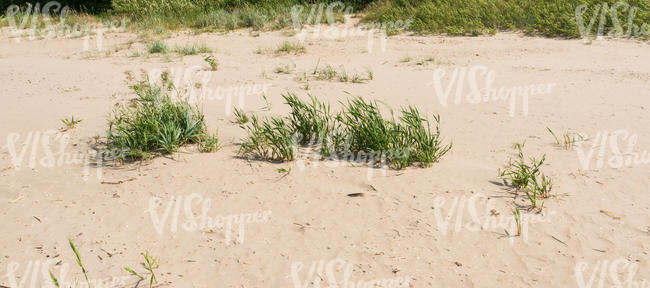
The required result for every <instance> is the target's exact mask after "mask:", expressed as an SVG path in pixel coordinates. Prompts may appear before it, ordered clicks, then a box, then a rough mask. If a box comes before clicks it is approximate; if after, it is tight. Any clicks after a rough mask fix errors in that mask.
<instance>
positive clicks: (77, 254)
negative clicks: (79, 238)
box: [50, 238, 91, 287]
mask: <svg viewBox="0 0 650 288" xmlns="http://www.w3.org/2000/svg"><path fill="white" fill-rule="evenodd" d="M68 243H69V244H70V248H72V252H74V255H75V257H76V258H77V265H79V268H81V272H82V273H83V274H84V277H85V278H86V282H87V283H88V287H91V286H90V280H88V273H87V272H86V268H85V267H84V265H83V264H82V263H81V255H79V251H77V248H76V247H75V246H74V243H72V239H70V238H68ZM50 276H52V275H51V273H50ZM57 282H58V281H57Z"/></svg>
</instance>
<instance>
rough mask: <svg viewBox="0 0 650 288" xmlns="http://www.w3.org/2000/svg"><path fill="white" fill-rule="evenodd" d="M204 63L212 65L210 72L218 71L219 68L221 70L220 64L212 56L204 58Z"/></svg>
mask: <svg viewBox="0 0 650 288" xmlns="http://www.w3.org/2000/svg"><path fill="white" fill-rule="evenodd" d="M203 61H205V63H208V65H210V70H212V71H217V68H219V62H218V61H217V59H216V58H214V56H212V55H208V56H205V57H204V58H203Z"/></svg>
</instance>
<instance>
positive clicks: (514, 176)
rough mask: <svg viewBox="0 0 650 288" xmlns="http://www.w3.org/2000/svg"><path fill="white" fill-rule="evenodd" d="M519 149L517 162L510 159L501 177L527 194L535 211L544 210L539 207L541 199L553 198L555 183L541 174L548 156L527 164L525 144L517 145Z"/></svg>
mask: <svg viewBox="0 0 650 288" xmlns="http://www.w3.org/2000/svg"><path fill="white" fill-rule="evenodd" d="M515 148H517V150H518V153H517V160H512V159H510V162H509V163H508V165H507V166H506V168H505V169H504V170H503V171H501V169H499V175H500V176H501V177H502V178H503V179H506V180H510V182H511V184H512V186H513V187H514V188H515V189H517V190H519V191H521V190H523V192H524V193H525V194H526V196H527V197H528V200H529V201H530V203H531V207H532V208H533V209H535V208H537V209H539V210H541V209H542V207H543V205H544V204H543V203H542V205H541V206H540V205H538V202H537V200H538V197H539V198H548V197H550V196H551V194H550V193H551V190H552V188H553V183H552V180H551V178H549V177H547V176H546V175H544V173H542V172H541V170H540V167H541V166H542V164H544V161H545V160H546V154H545V155H544V156H542V158H541V159H540V160H539V161H538V160H536V159H535V158H530V162H529V163H528V162H526V161H525V158H524V153H523V144H515Z"/></svg>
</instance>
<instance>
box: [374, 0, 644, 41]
mask: <svg viewBox="0 0 650 288" xmlns="http://www.w3.org/2000/svg"><path fill="white" fill-rule="evenodd" d="M617 2H619V1H614V0H605V1H603V0H566V1H555V0H490V1H483V0H466V1H455V0H424V1H409V0H386V1H375V2H373V3H371V4H370V5H369V6H368V7H367V8H366V10H365V12H366V13H367V15H366V16H365V17H364V21H366V22H386V21H389V22H390V21H397V20H405V19H413V22H412V23H411V25H410V29H411V30H413V31H416V32H419V33H433V34H448V35H481V34H492V33H495V32H497V31H503V30H509V31H523V32H525V33H527V34H534V35H543V36H560V37H569V38H576V37H580V36H581V34H580V28H581V27H580V26H581V25H580V24H581V23H580V22H582V26H587V25H588V23H589V22H590V20H591V18H592V17H593V15H594V13H597V14H598V17H595V18H596V22H597V21H598V20H599V18H600V11H602V10H600V9H601V8H602V7H603V5H602V4H603V3H607V4H608V5H607V7H608V8H609V9H606V10H605V11H606V13H605V15H606V17H609V16H610V14H612V13H610V11H611V7H612V5H614V4H615V3H617ZM625 2H626V3H628V4H629V5H630V6H632V7H637V8H638V10H637V13H636V15H634V16H633V17H628V16H629V14H628V12H629V10H628V11H626V10H625V9H624V8H623V7H619V8H618V10H617V11H616V13H614V14H617V15H618V19H619V22H620V24H621V27H622V28H623V29H625V30H627V29H628V28H630V27H629V26H631V25H629V23H628V18H631V20H630V22H631V24H632V25H636V26H637V27H639V28H641V27H644V25H645V27H648V24H647V23H650V2H648V1H645V0H629V1H625ZM580 5H585V6H584V8H583V9H584V10H580V11H583V12H584V13H582V14H581V17H576V8H579V7H580ZM576 18H578V19H581V21H576ZM608 20H609V21H607V22H606V23H605V25H604V27H603V29H604V30H603V31H604V33H609V32H610V31H612V30H614V29H615V25H614V24H613V21H612V20H611V17H610V18H609V19H608ZM598 29H599V28H598V24H595V25H593V26H592V27H591V29H588V31H590V32H591V34H595V32H596V31H597V30H598ZM646 29H647V28H646ZM646 36H647V34H646Z"/></svg>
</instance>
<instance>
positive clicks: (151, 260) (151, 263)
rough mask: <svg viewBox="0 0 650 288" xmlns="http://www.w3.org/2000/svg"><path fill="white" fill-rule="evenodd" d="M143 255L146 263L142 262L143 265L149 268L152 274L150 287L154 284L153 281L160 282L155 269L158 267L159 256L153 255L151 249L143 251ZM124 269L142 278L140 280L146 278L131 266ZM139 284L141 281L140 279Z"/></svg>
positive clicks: (146, 268)
mask: <svg viewBox="0 0 650 288" xmlns="http://www.w3.org/2000/svg"><path fill="white" fill-rule="evenodd" d="M142 257H144V263H142V267H143V268H144V269H145V270H147V271H148V272H149V274H150V276H149V288H151V287H152V286H153V283H158V280H157V279H156V274H155V273H154V269H156V268H158V257H153V256H151V255H150V254H149V251H145V252H144V253H142ZM124 270H126V271H127V272H129V273H130V274H131V275H133V276H136V277H138V278H140V281H142V280H144V279H145V278H144V276H142V275H140V274H139V273H138V272H135V270H133V269H131V268H129V267H124ZM138 284H139V281H138ZM137 286H138V285H136V287H137Z"/></svg>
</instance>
